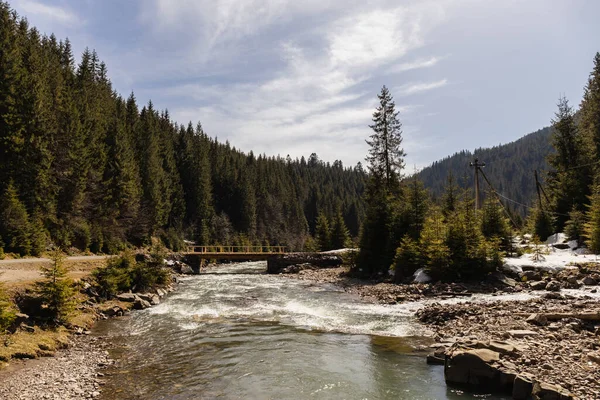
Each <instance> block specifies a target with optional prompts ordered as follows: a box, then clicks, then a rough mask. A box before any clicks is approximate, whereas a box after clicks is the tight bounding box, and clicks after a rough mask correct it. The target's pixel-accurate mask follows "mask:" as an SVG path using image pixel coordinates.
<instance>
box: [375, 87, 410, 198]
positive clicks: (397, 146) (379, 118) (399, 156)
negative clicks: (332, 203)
mask: <svg viewBox="0 0 600 400" xmlns="http://www.w3.org/2000/svg"><path fill="white" fill-rule="evenodd" d="M377 98H378V99H379V106H378V107H377V109H376V110H375V112H374V113H373V125H370V126H369V127H370V128H371V129H372V130H373V134H371V136H370V138H371V139H370V140H367V144H368V145H369V155H368V157H367V161H368V162H369V169H370V171H371V173H372V174H377V175H381V176H383V178H384V183H385V185H386V188H387V189H388V190H389V189H392V188H394V187H395V186H396V184H397V182H398V180H399V179H400V178H402V169H403V168H404V157H405V156H406V153H405V152H404V150H403V149H402V147H401V145H402V123H401V122H400V120H399V119H398V112H397V111H396V105H395V103H394V100H393V98H392V95H391V93H390V91H389V89H388V88H387V87H385V86H383V87H382V88H381V93H380V94H378V95H377Z"/></svg>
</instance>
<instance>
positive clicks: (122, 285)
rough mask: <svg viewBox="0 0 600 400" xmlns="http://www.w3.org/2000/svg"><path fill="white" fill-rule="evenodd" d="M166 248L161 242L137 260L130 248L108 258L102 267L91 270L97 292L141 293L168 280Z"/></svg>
mask: <svg viewBox="0 0 600 400" xmlns="http://www.w3.org/2000/svg"><path fill="white" fill-rule="evenodd" d="M166 255H167V254H166V249H165V248H164V247H162V245H160V244H155V245H154V246H153V247H152V250H151V252H150V254H149V255H148V256H146V257H143V260H141V261H136V257H135V254H134V253H133V252H132V251H131V250H125V251H123V252H122V253H121V255H119V256H118V257H113V258H111V259H109V260H108V261H107V263H106V266H105V267H101V268H97V269H96V270H94V271H93V272H92V276H93V277H94V280H95V282H96V287H97V289H98V293H99V294H100V295H101V296H102V297H104V298H107V299H110V298H112V297H114V296H116V295H117V294H119V293H123V292H128V291H134V292H144V291H147V290H151V289H153V288H156V287H160V286H164V285H167V284H168V283H169V282H170V277H171V275H170V272H169V270H168V269H167V268H165V267H164V259H165V257H166Z"/></svg>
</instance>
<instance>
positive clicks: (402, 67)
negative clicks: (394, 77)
mask: <svg viewBox="0 0 600 400" xmlns="http://www.w3.org/2000/svg"><path fill="white" fill-rule="evenodd" d="M441 60H442V58H440V57H430V58H426V59H422V58H421V59H418V60H415V61H411V62H406V63H402V64H398V65H395V66H393V67H392V68H390V73H399V72H405V71H410V70H414V69H421V68H430V67H433V66H434V65H436V64H437V63H438V62H440V61H441Z"/></svg>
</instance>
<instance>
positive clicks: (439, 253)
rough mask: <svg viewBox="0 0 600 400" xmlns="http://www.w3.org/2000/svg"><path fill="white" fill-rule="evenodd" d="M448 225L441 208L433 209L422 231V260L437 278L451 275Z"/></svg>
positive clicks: (429, 271) (430, 272)
mask: <svg viewBox="0 0 600 400" xmlns="http://www.w3.org/2000/svg"><path fill="white" fill-rule="evenodd" d="M446 237H447V232H446V226H445V224H444V221H443V215H442V213H441V212H440V211H439V209H437V208H434V209H432V210H431V211H430V212H429V214H428V217H427V218H426V219H425V225H424V226H423V231H422V232H421V240H420V245H421V251H422V253H421V254H422V255H421V260H422V261H423V265H425V266H426V270H427V272H428V273H429V274H430V276H432V277H434V278H435V279H440V278H442V277H446V276H449V275H450V272H449V269H450V257H451V253H450V249H449V248H448V246H447V245H446Z"/></svg>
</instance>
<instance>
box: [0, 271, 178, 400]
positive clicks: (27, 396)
mask: <svg viewBox="0 0 600 400" xmlns="http://www.w3.org/2000/svg"><path fill="white" fill-rule="evenodd" d="M175 282H176V280H175ZM175 287H176V286H175V284H170V285H168V286H166V287H165V288H158V289H155V290H154V291H152V292H150V293H122V294H119V295H117V296H116V298H115V299H114V300H110V301H102V300H101V298H100V297H99V296H98V295H97V294H96V293H95V290H94V288H93V286H91V285H88V284H85V283H84V284H83V285H82V288H81V294H82V295H85V296H87V300H86V301H85V302H84V303H83V307H84V308H85V310H86V311H85V315H88V316H90V321H92V323H93V321H96V320H98V319H107V318H112V317H120V316H124V315H126V314H128V313H129V312H130V311H131V310H141V309H145V308H148V307H151V306H153V305H156V304H159V303H160V301H161V299H162V298H163V297H164V296H166V295H167V294H168V293H169V292H171V291H173V290H174V289H175ZM26 323H27V322H26V321H25V322H23V323H21V326H20V327H19V328H18V329H17V332H16V333H15V334H16V335H21V336H20V337H21V338H22V337H23V335H31V338H30V340H31V343H28V344H29V346H28V347H27V352H21V353H16V354H15V355H14V356H13V358H12V359H11V360H10V364H9V365H8V367H6V368H4V369H0V399H2V400H38V399H56V400H71V399H73V400H75V399H77V400H79V399H94V398H97V397H99V396H100V393H101V391H102V386H103V384H104V377H105V374H104V372H103V369H104V368H106V367H108V366H109V365H111V364H113V361H112V360H110V358H109V353H108V350H107V349H108V348H109V347H110V346H111V344H110V343H109V342H107V341H106V340H105V338H103V337H96V336H93V335H91V332H90V331H89V330H87V329H86V328H91V326H87V327H76V326H73V327H71V329H70V331H69V332H67V330H66V329H65V328H64V327H61V328H60V329H59V331H60V332H64V334H63V336H61V341H62V342H61V343H60V346H59V345H52V347H56V348H58V350H52V351H48V350H49V349H48V348H47V347H45V346H46V345H45V344H44V343H40V344H38V343H37V342H38V341H39V339H36V336H35V335H36V334H40V332H41V333H42V334H43V333H44V332H45V331H42V330H39V329H38V328H37V327H36V328H34V327H30V326H29V325H27V324H26ZM13 341H14V340H12V335H9V336H6V337H5V344H4V346H5V347H6V348H10V346H11V345H12V344H13V343H12V342H13ZM16 346H17V347H19V348H22V346H21V345H20V343H16ZM19 351H21V350H19Z"/></svg>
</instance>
